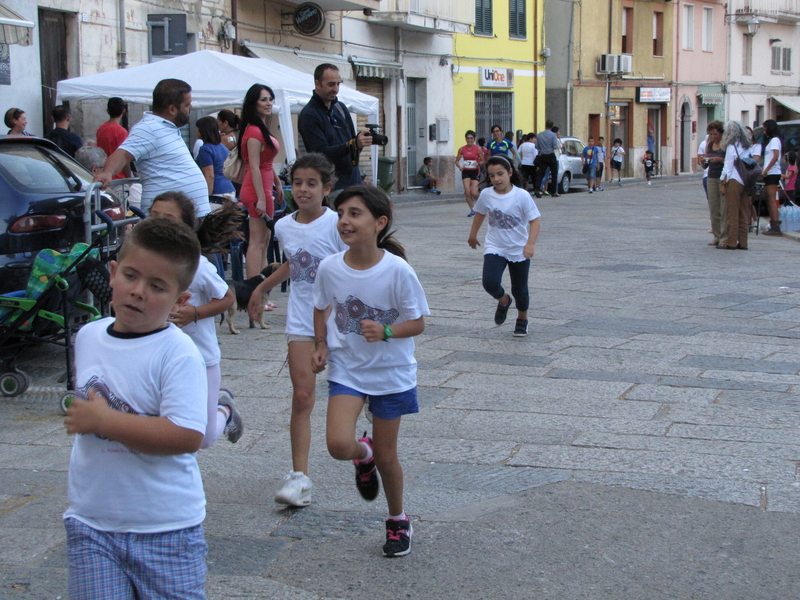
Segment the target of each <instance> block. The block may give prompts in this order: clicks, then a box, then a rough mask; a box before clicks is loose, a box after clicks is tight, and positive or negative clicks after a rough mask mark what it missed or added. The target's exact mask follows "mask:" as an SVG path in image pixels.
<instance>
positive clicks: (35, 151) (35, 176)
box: [0, 143, 92, 194]
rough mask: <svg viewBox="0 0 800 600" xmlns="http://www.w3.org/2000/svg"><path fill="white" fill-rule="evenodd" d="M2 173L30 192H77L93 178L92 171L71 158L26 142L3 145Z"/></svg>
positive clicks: (13, 183) (0, 172)
mask: <svg viewBox="0 0 800 600" xmlns="http://www.w3.org/2000/svg"><path fill="white" fill-rule="evenodd" d="M0 175H2V176H3V177H4V178H5V179H6V181H8V182H9V183H10V184H11V185H13V186H14V187H15V188H17V189H18V190H19V191H21V192H25V193H29V194H30V193H33V194H53V193H62V192H65V193H70V192H75V191H79V190H81V189H84V188H85V187H86V186H87V185H89V183H91V181H92V175H91V173H89V172H88V171H87V170H86V169H84V168H83V167H82V166H80V165H79V164H78V163H77V162H75V160H73V159H72V158H69V157H68V156H64V155H61V154H58V153H56V152H55V151H51V150H49V149H48V148H44V147H41V146H36V145H34V144H24V143H23V144H14V143H8V144H2V145H0Z"/></svg>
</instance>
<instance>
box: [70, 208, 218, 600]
mask: <svg viewBox="0 0 800 600" xmlns="http://www.w3.org/2000/svg"><path fill="white" fill-rule="evenodd" d="M199 256H200V244H199V242H198V241H197V237H196V236H195V234H194V232H193V231H192V230H191V229H190V228H189V227H188V226H187V225H185V224H183V223H180V222H178V221H176V220H174V219H168V218H164V217H151V218H149V219H146V220H145V221H143V222H142V223H140V224H139V225H137V226H136V227H135V228H133V230H132V231H131V233H130V235H129V236H128V238H127V240H126V241H125V244H124V245H123V246H122V249H121V250H120V253H119V262H113V261H112V263H111V287H112V288H113V305H114V310H115V313H116V317H115V318H107V319H102V320H100V321H96V322H94V323H90V324H89V325H86V326H85V327H83V328H82V329H81V330H80V332H79V333H78V336H77V338H76V342H75V381H76V394H75V398H74V399H73V400H72V402H71V403H70V404H69V409H68V411H67V417H66V419H65V420H64V424H65V426H66V429H67V432H68V433H75V434H81V435H77V436H76V437H75V442H74V445H73V447H72V455H71V457H70V466H69V479H68V498H69V508H67V511H66V512H65V513H64V524H65V527H66V530H67V550H68V559H69V594H70V598H72V599H73V600H80V599H89V598H92V599H93V598H133V597H136V598H177V597H180V598H186V599H198V600H199V599H202V598H205V575H206V560H205V558H206V554H207V546H206V543H205V539H204V536H203V526H202V522H203V519H204V518H205V502H206V501H205V494H204V492H203V483H202V480H201V477H200V469H199V467H198V465H197V461H196V459H195V452H197V450H198V449H199V448H200V444H201V442H202V441H203V436H204V434H205V430H206V418H207V416H206V369H205V364H204V362H203V359H202V357H201V356H200V353H199V351H198V350H197V347H196V346H195V344H194V343H193V342H192V340H191V339H190V338H189V337H188V336H186V335H185V334H184V333H182V332H181V331H180V329H178V328H177V327H176V326H175V325H174V324H171V323H168V322H167V317H168V315H169V313H170V311H171V310H172V309H173V308H174V307H179V306H182V305H183V304H185V303H186V301H187V300H188V299H189V296H190V294H189V293H188V292H186V291H185V290H186V288H187V287H188V286H189V284H190V283H191V281H192V277H193V276H194V273H195V271H196V269H197V264H198V258H199ZM82 398H85V399H82Z"/></svg>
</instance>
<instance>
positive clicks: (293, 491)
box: [275, 471, 314, 507]
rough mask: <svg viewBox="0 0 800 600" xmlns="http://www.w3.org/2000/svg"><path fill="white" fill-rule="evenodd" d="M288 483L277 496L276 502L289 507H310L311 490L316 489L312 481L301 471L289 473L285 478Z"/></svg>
mask: <svg viewBox="0 0 800 600" xmlns="http://www.w3.org/2000/svg"><path fill="white" fill-rule="evenodd" d="M284 480H285V481H286V483H284V484H283V487H282V488H281V489H280V490H279V491H278V493H277V494H275V502H277V503H278V504H287V505H289V506H296V507H302V506H308V505H309V504H311V488H312V487H314V486H313V484H312V483H311V479H309V478H308V476H306V474H305V473H303V472H301V471H289V474H288V475H287V476H286V477H284Z"/></svg>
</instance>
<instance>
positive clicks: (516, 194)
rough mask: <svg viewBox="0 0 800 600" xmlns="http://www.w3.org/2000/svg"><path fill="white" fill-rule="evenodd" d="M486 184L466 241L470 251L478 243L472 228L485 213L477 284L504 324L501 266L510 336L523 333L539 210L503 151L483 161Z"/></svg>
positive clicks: (476, 228)
mask: <svg viewBox="0 0 800 600" xmlns="http://www.w3.org/2000/svg"><path fill="white" fill-rule="evenodd" d="M486 171H487V173H488V177H489V180H490V181H491V183H492V187H488V188H486V189H485V190H483V191H482V192H481V195H480V197H479V198H478V202H477V203H476V204H475V220H474V221H473V222H472V230H471V231H470V233H469V239H468V240H467V243H468V244H469V246H470V248H472V249H473V250H474V249H476V248H477V247H478V246H480V242H478V231H479V230H480V228H481V225H483V221H484V219H486V217H487V216H488V217H489V229H488V231H487V232H486V239H485V240H484V242H483V243H484V246H485V247H486V249H485V250H484V251H483V289H485V290H486V291H487V292H488V293H489V294H490V295H491V296H492V298H495V299H496V300H497V301H498V302H497V309H496V310H495V313H494V322H495V324H497V325H502V324H503V323H505V320H506V316H507V314H508V309H509V307H510V306H511V296H509V295H508V294H507V293H506V291H505V289H504V288H503V283H502V282H503V271H505V270H506V267H508V274H509V275H510V277H511V295H512V296H514V301H515V302H516V306H517V322H516V325H515V327H514V337H524V336H526V335H528V305H529V304H530V296H529V294H528V271H530V267H531V257H532V256H533V247H534V244H536V238H537V237H538V235H539V227H540V222H539V216H540V214H539V209H538V208H537V207H536V203H535V202H534V201H533V198H531V195H530V194H529V193H528V192H527V191H525V190H524V189H523V188H522V187H521V186H523V185H524V183H523V181H522V178H521V177H520V176H519V174H518V173H517V171H516V169H514V166H513V165H512V164H511V162H510V161H509V160H508V159H507V158H505V157H504V156H493V157H492V158H490V159H489V160H488V161H487V163H486Z"/></svg>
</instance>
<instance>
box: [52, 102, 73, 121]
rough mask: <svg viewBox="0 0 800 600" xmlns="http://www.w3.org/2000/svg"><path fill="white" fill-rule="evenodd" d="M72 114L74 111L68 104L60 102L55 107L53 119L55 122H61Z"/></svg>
mask: <svg viewBox="0 0 800 600" xmlns="http://www.w3.org/2000/svg"><path fill="white" fill-rule="evenodd" d="M70 114H72V113H71V111H70V110H69V107H68V106H64V105H63V104H59V105H58V106H55V107H53V121H54V122H55V123H61V121H64V120H65V119H66V118H67V117H68V116H70Z"/></svg>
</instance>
